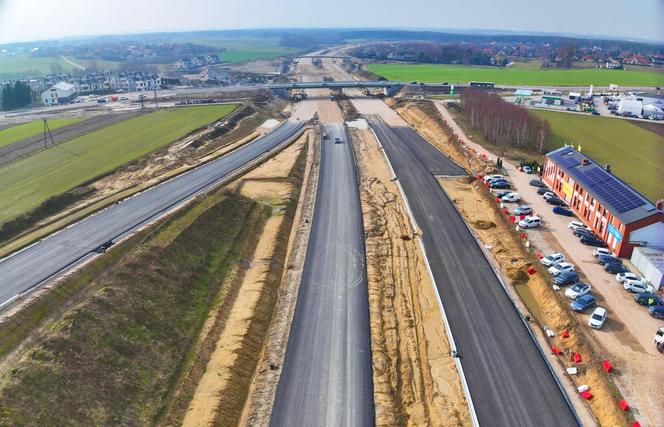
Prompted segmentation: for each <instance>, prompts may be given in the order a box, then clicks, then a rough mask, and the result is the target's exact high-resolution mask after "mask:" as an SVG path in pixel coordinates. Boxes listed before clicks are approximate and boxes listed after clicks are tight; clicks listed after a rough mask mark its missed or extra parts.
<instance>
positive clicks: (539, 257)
mask: <svg viewBox="0 0 664 427" xmlns="http://www.w3.org/2000/svg"><path fill="white" fill-rule="evenodd" d="M535 256H536V257H537V259H542V258H544V255H542V254H541V253H539V252H538V253H536V254H535Z"/></svg>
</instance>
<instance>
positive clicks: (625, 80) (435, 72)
mask: <svg viewBox="0 0 664 427" xmlns="http://www.w3.org/2000/svg"><path fill="white" fill-rule="evenodd" d="M367 69H368V70H369V71H370V72H372V73H375V74H378V75H381V76H384V77H385V78H387V79H388V80H404V81H414V80H417V81H420V82H449V83H468V82H469V81H484V82H494V83H496V84H498V85H526V86H589V85H591V84H592V85H595V86H608V85H609V84H617V85H621V86H662V85H664V73H661V72H657V71H643V70H606V69H598V68H586V69H570V70H559V69H549V70H534V69H524V68H519V67H517V68H513V67H508V68H498V67H472V66H465V65H444V64H369V65H368V66H367Z"/></svg>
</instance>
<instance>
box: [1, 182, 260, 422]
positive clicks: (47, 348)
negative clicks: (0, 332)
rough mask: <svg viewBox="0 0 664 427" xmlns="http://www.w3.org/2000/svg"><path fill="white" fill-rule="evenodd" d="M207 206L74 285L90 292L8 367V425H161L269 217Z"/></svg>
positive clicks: (247, 207)
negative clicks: (238, 266) (224, 292)
mask: <svg viewBox="0 0 664 427" xmlns="http://www.w3.org/2000/svg"><path fill="white" fill-rule="evenodd" d="M206 200H207V201H206V202H204V203H202V204H194V205H192V206H191V207H190V208H188V209H184V210H182V211H180V212H178V213H177V214H176V215H175V216H173V217H171V218H170V219H169V220H167V221H164V222H162V223H160V224H159V225H158V226H156V227H154V228H152V229H151V230H149V231H147V232H144V233H141V234H139V235H138V236H136V237H134V238H133V239H130V240H129V241H128V242H126V243H127V245H125V244H120V245H118V246H117V247H116V248H114V249H113V250H112V251H111V253H114V252H115V254H116V255H118V254H119V256H115V257H113V258H112V260H113V261H112V262H110V263H107V261H106V258H105V257H101V258H98V259H97V260H95V261H93V263H92V264H91V265H88V266H86V267H83V268H82V269H81V270H80V271H78V272H77V273H75V274H74V275H72V276H71V277H69V278H67V279H65V281H82V282H84V283H85V286H84V288H83V290H82V291H81V292H80V293H79V294H78V295H77V296H75V297H74V298H72V300H71V301H69V302H68V303H69V304H70V308H69V309H67V310H66V311H65V312H64V314H63V315H56V316H55V317H54V318H52V319H50V320H48V321H46V322H45V323H44V324H43V326H42V328H41V329H40V330H39V331H35V333H34V334H35V335H37V336H38V338H37V339H36V343H35V344H34V345H32V346H30V347H29V348H28V349H26V351H25V352H24V353H23V357H21V358H20V359H19V360H18V361H8V363H10V364H11V366H9V367H8V368H9V369H5V370H4V371H5V372H7V375H5V376H3V378H2V380H1V382H0V424H2V425H72V424H74V425H118V424H120V425H139V424H151V423H152V422H153V420H154V419H155V417H157V416H158V415H159V414H160V413H161V411H163V408H164V405H165V403H166V402H168V400H169V395H170V394H171V389H172V387H173V385H174V384H176V383H177V381H178V378H179V377H180V376H181V372H182V370H183V369H185V368H186V366H187V364H188V360H189V353H188V352H189V350H190V348H191V345H192V344H193V343H194V342H195V340H196V337H197V336H198V333H199V331H200V328H201V326H202V325H203V322H204V321H205V319H206V317H207V313H208V309H209V307H210V305H211V304H212V302H213V301H214V300H215V298H217V295H219V291H220V289H222V283H224V279H225V278H226V277H227V275H228V272H229V271H230V270H231V268H232V267H233V265H235V263H236V262H237V260H238V259H242V258H244V257H247V256H249V254H251V253H252V252H253V247H254V246H255V242H254V241H253V239H251V236H254V235H257V234H259V233H260V232H261V230H262V229H263V225H264V224H265V222H266V220H267V217H268V216H269V214H270V212H269V208H267V207H265V206H263V205H260V204H258V203H256V202H254V201H252V200H249V199H247V198H244V197H241V196H236V195H228V196H226V195H222V194H214V195H212V196H210V198H209V199H206ZM137 240H138V244H136V241H137ZM109 255H110V254H109ZM94 264H99V265H98V266H101V267H100V269H98V270H91V268H92V269H94V268H95V265H94ZM92 271H94V274H93V273H92ZM59 289H60V288H59V287H53V288H52V290H51V291H52V292H56V293H57V292H58V290H59ZM27 314H28V315H30V313H27ZM53 402H57V404H53Z"/></svg>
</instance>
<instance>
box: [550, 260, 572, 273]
mask: <svg viewBox="0 0 664 427" xmlns="http://www.w3.org/2000/svg"><path fill="white" fill-rule="evenodd" d="M563 271H574V264H572V263H571V262H566V261H562V262H559V263H556V264H553V265H552V266H551V267H549V273H550V274H552V275H554V276H557V275H559V274H560V273H562V272H563Z"/></svg>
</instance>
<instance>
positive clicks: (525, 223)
mask: <svg viewBox="0 0 664 427" xmlns="http://www.w3.org/2000/svg"><path fill="white" fill-rule="evenodd" d="M540 225H542V220H541V219H540V218H539V217H537V216H527V217H525V218H524V219H522V220H521V221H519V227H521V228H536V227H539V226H540Z"/></svg>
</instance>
